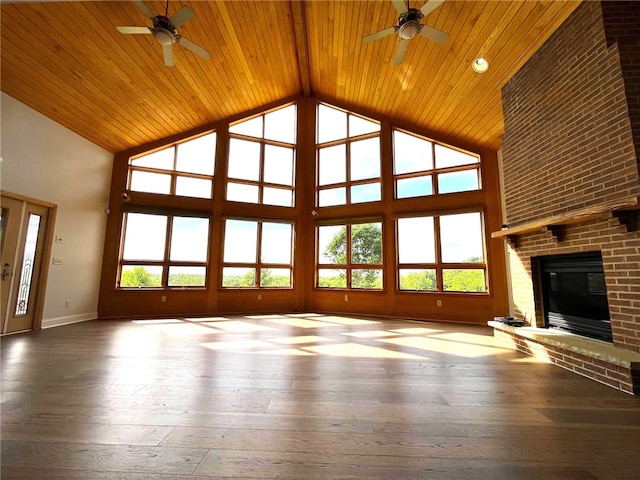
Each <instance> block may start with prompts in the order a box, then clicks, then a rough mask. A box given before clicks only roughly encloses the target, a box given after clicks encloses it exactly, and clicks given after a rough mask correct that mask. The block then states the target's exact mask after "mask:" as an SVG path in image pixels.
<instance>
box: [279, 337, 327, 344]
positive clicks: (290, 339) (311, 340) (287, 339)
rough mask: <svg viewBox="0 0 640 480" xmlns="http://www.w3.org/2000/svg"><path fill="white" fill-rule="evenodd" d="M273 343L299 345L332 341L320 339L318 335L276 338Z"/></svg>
mask: <svg viewBox="0 0 640 480" xmlns="http://www.w3.org/2000/svg"><path fill="white" fill-rule="evenodd" d="M271 341H272V342H276V343H285V344H298V343H315V342H330V341H331V339H330V338H325V337H318V336H317V335H300V336H297V337H282V338H274V339H272V340H271Z"/></svg>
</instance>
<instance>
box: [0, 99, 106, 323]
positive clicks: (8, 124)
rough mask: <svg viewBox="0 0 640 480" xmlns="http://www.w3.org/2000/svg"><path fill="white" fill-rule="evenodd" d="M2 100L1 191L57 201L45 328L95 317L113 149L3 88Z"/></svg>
mask: <svg viewBox="0 0 640 480" xmlns="http://www.w3.org/2000/svg"><path fill="white" fill-rule="evenodd" d="M0 101H1V103H0V110H1V124H0V126H1V129H0V131H1V137H0V156H1V157H2V164H1V167H0V168H1V170H0V175H1V177H0V185H1V186H2V189H3V190H6V191H9V192H13V193H18V194H22V195H26V196H29V197H33V198H37V199H39V200H44V201H47V202H51V203H55V204H56V205H57V206H58V212H57V218H56V222H55V229H54V233H55V235H57V236H60V237H62V239H63V242H62V243H61V244H59V243H54V244H53V248H52V257H57V258H62V259H63V263H62V265H52V264H50V265H49V278H48V280H47V292H46V299H45V306H44V315H43V322H42V326H43V327H48V326H55V325H61V324H64V323H71V322H77V321H83V320H91V319H94V318H96V317H97V310H98V292H99V286H100V271H101V268H102V250H103V245H104V234H105V226H106V220H107V215H106V213H105V209H106V208H107V205H108V200H109V185H110V182H111V168H112V164H113V155H112V154H111V153H109V152H108V151H106V150H104V149H102V148H101V147H98V146H97V145H95V144H93V143H91V142H89V141H88V140H85V139H84V138H82V137H80V136H79V135H77V134H75V133H73V132H72V131H70V130H68V129H66V128H65V127H63V126H61V125H60V124H58V123H56V122H54V121H52V120H50V119H48V118H47V117H45V116H43V115H41V114H40V113H38V112H36V111H35V110H33V109H31V108H29V107H27V106H26V105H24V104H23V103H20V102H18V101H17V100H15V99H14V98H12V97H10V96H8V95H6V94H4V93H2V94H1V97H0ZM50 261H51V259H50ZM66 300H70V301H71V304H70V308H65V301H66Z"/></svg>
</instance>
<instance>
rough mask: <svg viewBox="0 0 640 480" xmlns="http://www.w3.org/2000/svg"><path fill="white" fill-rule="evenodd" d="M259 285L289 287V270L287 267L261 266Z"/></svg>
mask: <svg viewBox="0 0 640 480" xmlns="http://www.w3.org/2000/svg"><path fill="white" fill-rule="evenodd" d="M260 286H261V287H290V286H291V270H290V269H288V268H263V269H261V270H260Z"/></svg>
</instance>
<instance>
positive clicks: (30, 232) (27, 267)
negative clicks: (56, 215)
mask: <svg viewBox="0 0 640 480" xmlns="http://www.w3.org/2000/svg"><path fill="white" fill-rule="evenodd" d="M40 220H41V217H40V215H36V214H34V213H31V214H29V223H28V224H27V236H26V239H25V242H24V254H23V257H22V268H21V269H20V283H19V285H18V299H17V302H16V313H15V315H16V316H18V315H26V314H27V313H28V310H29V297H30V296H31V282H32V280H33V267H34V265H35V261H36V246H37V245H38V234H39V232H40Z"/></svg>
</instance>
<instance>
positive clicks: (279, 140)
mask: <svg viewBox="0 0 640 480" xmlns="http://www.w3.org/2000/svg"><path fill="white" fill-rule="evenodd" d="M229 136H230V139H229V169H228V182H227V200H231V201H234V202H246V203H258V204H264V205H276V206H281V207H293V204H294V185H295V157H296V149H295V142H296V106H295V105H289V106H287V107H284V108H281V109H279V110H275V111H272V112H269V113H266V114H263V115H259V116H257V117H253V118H251V119H249V120H244V121H242V122H240V123H236V124H235V125H232V126H231V127H229Z"/></svg>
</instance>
